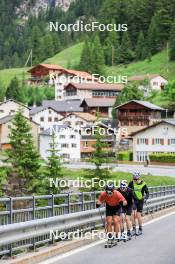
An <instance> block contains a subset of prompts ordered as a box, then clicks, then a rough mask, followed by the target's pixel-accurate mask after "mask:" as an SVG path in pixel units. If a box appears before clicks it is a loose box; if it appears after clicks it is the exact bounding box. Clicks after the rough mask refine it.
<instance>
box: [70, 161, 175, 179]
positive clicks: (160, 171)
mask: <svg viewBox="0 0 175 264" xmlns="http://www.w3.org/2000/svg"><path fill="white" fill-rule="evenodd" d="M65 166H66V167H67V168H72V169H93V168H95V166H94V165H93V164H90V163H89V164H88V163H77V164H76V163H75V164H66V165H65ZM108 166H111V167H113V171H123V172H133V171H135V170H139V171H140V172H141V173H142V174H152V175H155V176H171V177H175V167H174V166H154V165H150V166H149V167H144V166H143V165H128V164H119V165H118V166H116V164H109V165H108Z"/></svg>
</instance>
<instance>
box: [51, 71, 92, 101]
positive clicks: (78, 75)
mask: <svg viewBox="0 0 175 264" xmlns="http://www.w3.org/2000/svg"><path fill="white" fill-rule="evenodd" d="M50 76H51V80H50V84H55V100H56V101H62V100H65V96H64V93H65V91H64V87H65V86H66V85H68V84H69V83H71V82H73V83H88V82H92V81H95V78H94V77H93V76H92V75H90V74H89V73H87V72H82V71H75V70H68V69H64V70H62V71H61V72H60V73H53V74H52V75H50Z"/></svg>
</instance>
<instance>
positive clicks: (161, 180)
mask: <svg viewBox="0 0 175 264" xmlns="http://www.w3.org/2000/svg"><path fill="white" fill-rule="evenodd" d="M87 173H88V170H83V169H81V170H76V169H71V170H70V169H67V168H63V174H64V177H65V178H68V179H71V180H72V179H73V180H76V179H77V178H83V179H87ZM108 179H111V180H115V181H116V182H119V181H120V180H127V181H128V182H129V181H131V180H132V174H131V173H127V172H120V171H119V172H111V177H110V178H108ZM142 179H143V180H144V181H145V182H146V183H147V185H148V186H161V185H175V178H173V177H170V176H153V175H142Z"/></svg>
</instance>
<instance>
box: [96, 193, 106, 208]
mask: <svg viewBox="0 0 175 264" xmlns="http://www.w3.org/2000/svg"><path fill="white" fill-rule="evenodd" d="M104 202H105V199H104V194H103V193H101V194H100V196H99V198H98V201H97V202H96V208H99V207H100V206H101V205H102V203H104Z"/></svg>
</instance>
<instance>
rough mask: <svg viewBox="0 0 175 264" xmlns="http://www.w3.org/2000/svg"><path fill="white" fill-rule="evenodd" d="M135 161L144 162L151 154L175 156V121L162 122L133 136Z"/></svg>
mask: <svg viewBox="0 0 175 264" xmlns="http://www.w3.org/2000/svg"><path fill="white" fill-rule="evenodd" d="M131 136H132V138H133V159H134V161H138V162H144V161H146V160H147V159H149V154H151V153H164V152H166V153H167V152H169V153H174V154H175V119H172V120H168V119H167V120H162V121H160V122H158V123H156V124H153V125H151V126H149V127H146V128H143V129H141V130H139V131H136V132H134V133H132V134H131Z"/></svg>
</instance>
